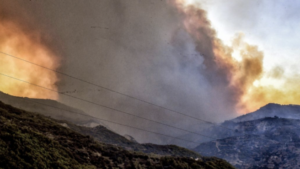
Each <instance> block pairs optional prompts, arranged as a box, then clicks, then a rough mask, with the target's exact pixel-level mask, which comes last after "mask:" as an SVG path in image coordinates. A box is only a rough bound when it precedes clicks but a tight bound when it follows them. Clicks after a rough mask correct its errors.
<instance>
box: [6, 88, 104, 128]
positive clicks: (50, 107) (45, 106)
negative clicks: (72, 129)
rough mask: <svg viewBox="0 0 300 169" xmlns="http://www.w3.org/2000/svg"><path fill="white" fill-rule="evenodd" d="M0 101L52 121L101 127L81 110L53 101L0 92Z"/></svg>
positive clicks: (99, 122) (97, 121) (98, 122)
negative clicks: (39, 114)
mask: <svg viewBox="0 0 300 169" xmlns="http://www.w3.org/2000/svg"><path fill="white" fill-rule="evenodd" d="M0 101H2V102H4V103H6V104H10V105H12V106H15V107H18V108H21V109H24V110H27V111H31V112H37V113H41V114H42V115H45V116H49V117H52V118H54V119H58V120H68V121H70V122H72V123H74V124H78V125H85V126H90V125H91V124H93V126H95V125H100V124H101V125H103V123H101V121H99V120H97V119H95V118H92V117H90V116H88V114H86V113H85V112H83V111H82V110H78V109H75V108H72V107H70V106H67V105H64V104H62V103H59V102H57V101H54V100H45V99H31V98H25V97H16V96H11V95H8V94H5V93H3V92H1V91H0Z"/></svg>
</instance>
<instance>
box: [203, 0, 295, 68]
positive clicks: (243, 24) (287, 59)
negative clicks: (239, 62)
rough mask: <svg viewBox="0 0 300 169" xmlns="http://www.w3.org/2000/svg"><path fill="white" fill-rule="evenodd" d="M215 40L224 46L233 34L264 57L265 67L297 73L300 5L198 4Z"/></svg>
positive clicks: (265, 0) (254, 1)
mask: <svg viewBox="0 0 300 169" xmlns="http://www.w3.org/2000/svg"><path fill="white" fill-rule="evenodd" d="M199 2H201V4H202V7H204V8H205V9H206V10H207V13H208V18H209V19H210V20H211V23H212V25H213V27H214V28H215V29H216V30H217V33H218V37H219V38H221V39H222V40H223V41H224V42H226V43H227V44H229V43H231V40H232V38H233V36H234V35H235V33H238V32H243V33H244V34H245V39H246V41H247V42H249V43H251V44H255V45H257V46H258V47H259V48H260V50H262V51H263V52H264V54H265V58H264V67H265V68H266V69H271V68H272V67H274V66H277V65H281V66H284V68H285V71H287V72H290V71H293V72H294V70H295V69H297V72H298V73H300V62H299V61H300V48H299V44H300V32H299V30H300V22H299V16H300V11H299V8H300V1H297V0H275V1H274V0H243V1H241V0H232V1H221V0H210V1H205V0H203V1H202V0H199Z"/></svg>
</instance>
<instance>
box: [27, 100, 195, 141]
mask: <svg viewBox="0 0 300 169" xmlns="http://www.w3.org/2000/svg"><path fill="white" fill-rule="evenodd" d="M27 101H30V102H32V103H36V104H40V105H43V106H48V107H51V108H54V109H58V110H63V111H66V112H70V113H74V114H80V115H83V116H87V117H91V118H93V119H98V120H100V121H105V122H108V123H113V124H117V125H121V126H125V127H129V128H133V129H137V130H141V131H145V132H149V133H153V134H157V135H162V136H166V137H170V138H173V139H177V140H181V141H185V142H191V143H197V144H198V142H194V141H191V140H186V139H181V138H178V137H174V136H170V135H167V134H163V133H158V132H154V131H150V130H145V129H142V128H138V127H134V126H130V125H126V124H121V123H118V122H114V121H110V120H106V119H101V118H98V117H95V116H90V115H88V114H83V113H80V112H74V111H70V110H66V109H62V108H58V107H55V106H51V105H47V104H44V103H40V102H35V101H31V100H27Z"/></svg>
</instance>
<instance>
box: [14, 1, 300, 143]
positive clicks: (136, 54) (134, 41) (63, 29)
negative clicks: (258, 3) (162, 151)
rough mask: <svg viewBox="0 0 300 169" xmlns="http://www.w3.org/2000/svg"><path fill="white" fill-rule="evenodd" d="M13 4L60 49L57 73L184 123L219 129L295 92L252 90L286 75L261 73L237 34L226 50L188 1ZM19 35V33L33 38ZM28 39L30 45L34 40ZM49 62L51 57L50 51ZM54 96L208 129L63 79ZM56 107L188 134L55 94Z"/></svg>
mask: <svg viewBox="0 0 300 169" xmlns="http://www.w3.org/2000/svg"><path fill="white" fill-rule="evenodd" d="M16 2H18V4H19V6H22V7H23V8H24V10H25V11H30V12H28V13H29V15H30V16H34V18H35V19H36V21H37V23H39V25H42V26H41V27H42V29H41V30H43V31H46V32H47V33H49V35H51V37H52V38H53V39H55V43H57V44H59V46H60V49H59V52H60V54H61V55H62V56H63V62H62V66H61V67H60V71H62V72H65V73H67V74H70V75H73V76H75V77H78V78H80V79H83V80H85V81H89V82H92V83H95V84H98V85H101V86H104V87H107V88H110V89H113V90H115V91H118V92H121V93H125V94H127V95H131V96H134V97H136V98H140V99H143V100H146V101H148V102H151V103H154V104H157V105H160V106H163V107H167V108H169V109H172V110H176V111H178V112H181V113H184V114H187V115H189V116H193V117H196V118H201V119H204V120H208V121H212V122H221V121H223V120H226V119H230V118H233V117H234V116H236V115H237V114H236V111H238V112H241V113H244V112H248V111H251V110H255V109H257V108H259V107H260V106H263V105H264V104H266V103H267V102H280V103H283V102H281V101H282V100H279V99H280V97H275V96H284V95H286V94H290V93H293V91H294V89H296V86H294V87H291V88H289V89H290V91H289V90H278V89H277V88H276V89H275V88H271V87H269V86H267V87H266V86H262V85H260V82H261V81H262V79H264V78H275V77H276V78H281V77H284V76H285V72H284V69H281V68H280V67H278V68H276V69H274V71H272V72H265V71H264V69H263V52H262V51H260V50H259V48H258V47H256V46H254V45H250V44H248V43H246V42H245V41H244V40H243V34H237V35H236V37H235V40H234V41H233V43H232V45H231V46H226V45H224V44H223V43H222V41H221V40H219V39H218V38H217V34H216V32H215V30H214V29H213V28H212V27H211V25H210V21H209V20H208V19H207V17H206V11H204V10H202V9H201V8H199V6H197V5H195V4H194V3H193V2H194V1H193V0H189V1H183V0H181V1H180V0H178V1H176V0H170V1H168V3H167V2H165V1H140V0H126V1H123V0H101V1H99V0H89V1H82V0H64V1H55V3H53V1H51V0H44V1H16ZM17 26H18V25H17ZM20 30H21V31H22V32H25V33H26V35H27V34H28V33H30V32H31V33H33V32H32V31H24V30H23V29H20ZM32 37H36V38H35V40H34V39H33V40H32V39H31V38H32ZM37 37H38V36H30V40H31V41H30V42H36V41H37V39H38V38H37ZM34 44H36V43H34ZM38 44H43V43H38ZM42 47H45V46H43V45H42ZM42 49H45V48H42ZM47 52H50V51H49V50H47ZM13 54H16V53H13ZM16 55H18V53H17V54H16ZM20 56H21V54H20ZM22 56H23V55H22ZM50 56H53V54H51V52H50ZM41 64H44V63H41ZM54 65H55V66H54V67H53V68H56V67H57V66H56V64H54ZM50 66H51V65H50ZM47 67H49V65H47ZM37 76H44V75H40V74H38V75H37ZM294 79H295V78H292V79H291V80H292V81H294ZM286 82H288V81H286ZM52 84H53V83H52ZM289 84H292V83H289ZM293 84H295V83H293ZM298 84H300V83H298ZM58 89H59V91H60V92H65V93H68V94H71V95H73V96H76V97H79V98H82V99H85V100H89V101H92V102H95V103H99V104H101V105H106V106H109V107H113V108H115V109H118V110H122V111H124V112H128V113H131V114H134V115H138V116H143V117H145V118H149V119H153V120H156V121H159V122H162V123H166V124H169V125H174V126H177V127H180V128H185V129H188V130H190V131H199V129H201V128H203V127H207V126H206V125H204V124H205V123H203V122H201V121H199V120H196V119H193V118H188V117H186V116H183V115H178V114H176V113H172V112H170V111H168V110H165V109H161V108H158V107H155V106H152V105H149V104H145V103H143V102H140V101H137V100H133V99H131V98H128V97H125V96H122V95H119V94H116V93H113V92H109V91H107V90H104V89H103V88H99V87H95V86H92V85H88V84H86V83H81V82H79V81H77V80H74V79H72V78H68V77H65V76H62V77H61V81H60V82H59V83H58ZM286 92H287V93H286ZM296 96H297V97H300V95H299V94H298V95H292V94H291V97H290V98H289V99H288V98H286V97H285V99H286V100H285V102H289V101H291V100H293V99H292V98H297V97H296ZM277 99H278V100H277ZM59 100H60V101H61V102H64V103H66V104H69V105H71V106H73V107H76V108H79V109H82V110H84V111H85V112H87V113H89V114H91V115H93V116H95V117H99V118H102V119H107V120H110V121H115V122H118V123H121V124H127V125H128V124H129V125H131V126H134V127H138V128H145V129H147V130H151V131H154V132H160V133H165V134H168V135H173V136H182V135H184V134H186V132H183V131H179V130H175V129H172V128H170V127H166V126H163V125H160V124H157V123H153V122H149V121H146V120H142V119H139V118H135V117H133V116H129V115H126V114H122V113H118V112H116V111H113V110H108V109H106V108H103V107H100V106H95V105H91V104H89V103H85V102H82V101H78V100H76V99H70V98H69V97H65V96H63V95H60V97H59ZM298 100H300V99H298ZM293 103H294V102H293ZM107 125H108V126H109V127H111V128H112V129H113V130H115V131H117V132H119V133H121V134H130V135H132V136H134V137H135V138H136V139H137V140H138V141H140V142H154V143H166V142H167V141H169V140H171V139H170V138H167V137H163V136H159V135H154V134H150V133H147V132H141V131H139V130H134V129H131V128H126V127H124V126H119V125H113V124H110V123H107ZM168 139H169V140H168ZM176 143H178V144H182V143H183V142H182V141H178V142H176Z"/></svg>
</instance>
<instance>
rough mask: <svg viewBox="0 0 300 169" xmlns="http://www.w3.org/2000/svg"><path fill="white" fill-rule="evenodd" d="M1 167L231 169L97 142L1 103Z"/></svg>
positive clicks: (216, 163) (205, 160)
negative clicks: (132, 150)
mask: <svg viewBox="0 0 300 169" xmlns="http://www.w3.org/2000/svg"><path fill="white" fill-rule="evenodd" d="M0 168H5V169H22V168H23V169H26V168H38V169H43V168H60V169H67V168H75V169H76V168H78V169H94V168H101V169H114V168H128V169H140V168H141V169H144V168H149V169H156V168H157V169H163V168H169V169H173V168H174V169H175V168H176V169H181V168H182V169H189V168H191V169H192V168H199V169H200V168H205V169H217V168H220V169H227V168H228V169H231V168H233V167H232V166H231V165H230V164H229V163H227V162H226V161H224V160H221V159H217V158H199V159H198V160H195V159H191V158H179V157H161V158H160V157H158V156H155V155H148V154H144V153H141V152H131V151H128V150H125V149H123V148H120V147H117V146H113V145H108V144H104V143H98V142H96V141H94V140H93V139H92V138H91V137H90V136H84V135H81V134H79V133H76V132H74V131H72V130H70V129H68V128H65V127H63V126H60V125H58V124H57V123H56V122H55V121H53V120H52V119H50V118H47V117H44V116H42V115H38V114H35V113H30V112H26V111H23V110H20V109H16V108H14V107H12V106H9V105H5V104H3V103H2V102H0Z"/></svg>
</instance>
